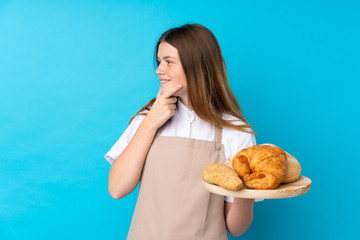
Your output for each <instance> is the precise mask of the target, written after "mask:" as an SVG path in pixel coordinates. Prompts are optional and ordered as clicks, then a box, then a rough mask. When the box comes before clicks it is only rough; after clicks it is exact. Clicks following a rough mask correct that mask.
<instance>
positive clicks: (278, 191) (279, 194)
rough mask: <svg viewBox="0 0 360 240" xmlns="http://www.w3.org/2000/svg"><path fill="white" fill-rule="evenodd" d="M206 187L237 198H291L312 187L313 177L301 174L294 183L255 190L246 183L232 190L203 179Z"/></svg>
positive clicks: (211, 190) (217, 192) (210, 190)
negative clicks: (238, 188)
mask: <svg viewBox="0 0 360 240" xmlns="http://www.w3.org/2000/svg"><path fill="white" fill-rule="evenodd" d="M203 183H204V186H205V188H206V189H207V190H208V191H209V192H212V193H215V194H218V195H223V196H231V197H236V198H248V199H276V198H291V197H297V196H300V195H303V194H305V193H307V191H309V189H310V187H311V179H310V178H307V177H305V176H300V177H299V179H298V180H296V181H295V182H292V183H286V184H280V185H279V186H278V187H277V188H275V189H271V190H255V189H251V188H247V187H246V186H245V185H244V187H243V188H242V189H240V190H239V191H231V190H227V189H224V188H222V187H220V186H217V185H214V184H209V183H207V182H205V181H204V180H203Z"/></svg>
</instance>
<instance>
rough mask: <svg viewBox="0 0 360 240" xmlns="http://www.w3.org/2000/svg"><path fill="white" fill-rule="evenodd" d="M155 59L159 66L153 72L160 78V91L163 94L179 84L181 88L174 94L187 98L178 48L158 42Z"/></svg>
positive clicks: (184, 77)
mask: <svg viewBox="0 0 360 240" xmlns="http://www.w3.org/2000/svg"><path fill="white" fill-rule="evenodd" d="M157 61H158V63H159V66H158V68H157V69H156V71H155V73H156V74H157V75H158V77H159V80H160V91H161V93H162V94H163V93H165V92H167V91H169V90H171V89H172V88H174V87H175V86H176V85H178V84H181V85H182V86H183V87H182V89H181V90H179V91H178V92H176V93H175V94H174V96H179V97H180V98H181V99H183V98H187V83H186V76H185V73H184V69H183V67H182V65H181V62H180V57H179V53H178V50H177V49H176V48H175V47H173V46H172V45H170V44H169V43H167V42H162V43H160V45H159V48H158V52H157Z"/></svg>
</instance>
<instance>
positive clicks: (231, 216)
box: [225, 198, 254, 237]
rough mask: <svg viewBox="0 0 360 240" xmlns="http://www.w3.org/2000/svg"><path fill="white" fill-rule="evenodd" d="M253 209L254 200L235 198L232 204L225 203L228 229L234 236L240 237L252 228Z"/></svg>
mask: <svg viewBox="0 0 360 240" xmlns="http://www.w3.org/2000/svg"><path fill="white" fill-rule="evenodd" d="M253 209H254V200H253V199H241V198H235V199H234V202H233V203H232V204H231V203H226V202H225V220H226V227H227V229H228V231H229V233H230V234H231V235H232V236H234V237H235V236H240V235H242V234H243V233H245V232H246V230H247V229H248V228H249V227H250V225H251V223H252V220H253Z"/></svg>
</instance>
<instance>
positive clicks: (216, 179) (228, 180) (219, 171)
mask: <svg viewBox="0 0 360 240" xmlns="http://www.w3.org/2000/svg"><path fill="white" fill-rule="evenodd" d="M202 177H203V179H204V181H205V182H207V183H210V184H216V185H219V186H220V187H222V188H225V189H228V190H233V191H236V190H240V189H241V188H242V187H243V182H242V180H241V179H240V177H239V176H238V174H237V173H236V172H235V170H234V169H232V168H231V167H229V166H226V165H225V164H221V163H214V164H210V165H208V166H206V167H205V169H204V171H203V175H202Z"/></svg>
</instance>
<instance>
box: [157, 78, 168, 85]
mask: <svg viewBox="0 0 360 240" xmlns="http://www.w3.org/2000/svg"><path fill="white" fill-rule="evenodd" d="M159 80H160V84H165V83H168V82H170V80H169V79H162V78H160V79H159Z"/></svg>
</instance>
